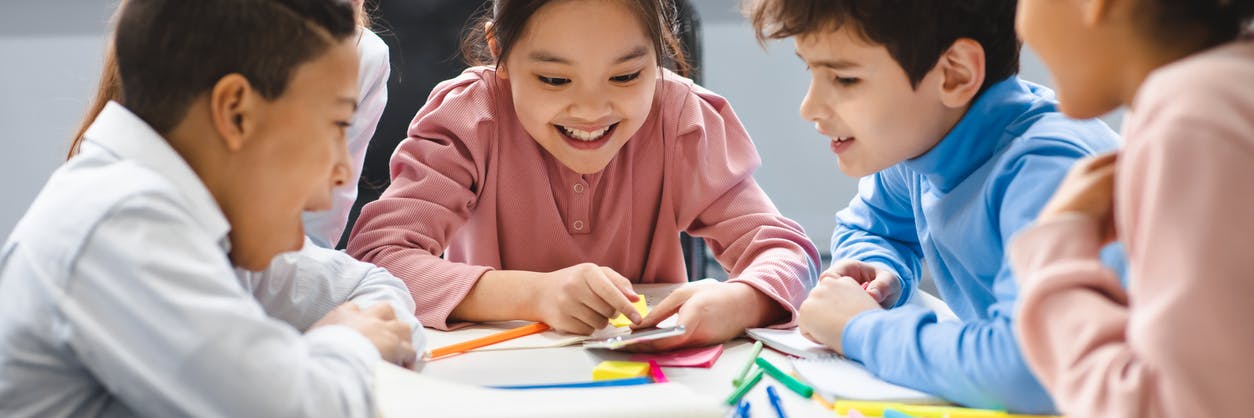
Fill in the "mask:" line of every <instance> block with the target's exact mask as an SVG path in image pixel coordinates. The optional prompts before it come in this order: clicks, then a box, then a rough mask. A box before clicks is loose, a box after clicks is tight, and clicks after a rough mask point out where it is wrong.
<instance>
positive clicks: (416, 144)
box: [348, 72, 495, 329]
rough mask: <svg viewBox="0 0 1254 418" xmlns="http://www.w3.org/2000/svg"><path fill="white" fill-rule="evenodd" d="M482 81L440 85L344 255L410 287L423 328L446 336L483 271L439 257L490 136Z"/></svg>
mask: <svg viewBox="0 0 1254 418" xmlns="http://www.w3.org/2000/svg"><path fill="white" fill-rule="evenodd" d="M486 83H487V81H485V80H483V79H481V78H480V76H479V75H478V74H476V73H472V72H467V73H464V74H463V75H462V76H460V77H458V78H455V79H452V80H449V81H446V82H444V83H441V84H440V85H439V86H437V87H436V88H435V89H434V90H433V91H432V93H431V96H430V97H429V98H428V99H427V104H426V105H425V106H423V108H422V109H421V110H420V111H419V112H418V115H417V116H415V117H414V121H413V122H412V123H411V124H410V126H409V138H407V139H405V140H404V141H402V142H401V144H400V145H399V146H398V147H397V149H396V151H395V153H394V154H393V155H392V161H391V176H392V184H391V186H389V187H388V188H387V190H386V191H385V192H384V193H383V195H382V196H381V197H380V198H379V200H377V201H374V202H371V203H369V204H367V205H365V207H363V208H362V210H361V215H360V216H359V217H358V218H357V224H356V225H355V226H354V228H353V233H352V236H351V237H350V238H349V242H348V253H349V254H351V255H352V256H354V257H357V258H358V259H361V260H362V261H367V262H371V263H374V264H376V265H378V266H380V267H383V268H386V269H388V271H390V272H391V273H392V274H393V275H395V276H397V277H399V278H401V280H403V281H404V282H405V284H406V285H407V286H408V287H409V291H410V294H411V295H413V298H414V302H415V304H416V306H417V312H416V315H417V316H418V319H419V320H420V321H422V324H423V325H425V326H429V327H435V328H439V329H448V324H447V320H448V316H449V314H450V313H451V312H452V311H453V308H455V307H457V305H458V304H460V303H461V301H462V299H464V298H465V297H466V295H467V294H468V293H470V289H471V287H473V286H474V284H475V282H476V281H478V279H479V277H480V276H481V275H483V273H484V272H486V271H488V270H490V267H486V266H474V265H468V264H462V263H454V262H449V261H447V260H444V259H442V258H441V257H440V256H441V255H442V254H443V253H444V250H445V249H446V248H447V247H448V243H449V241H450V240H451V239H452V236H453V234H454V232H456V231H457V230H458V229H459V228H461V226H462V225H464V224H465V223H466V221H467V219H468V218H469V216H470V211H471V210H472V208H473V207H474V206H475V203H476V201H477V198H476V190H475V188H474V185H475V184H479V181H478V180H479V179H480V178H481V177H482V175H483V171H482V169H481V167H482V164H481V162H482V161H483V159H484V158H485V155H486V150H485V148H486V145H485V144H487V143H489V141H490V138H492V137H493V136H494V135H495V130H494V129H493V125H492V123H491V120H490V115H491V114H492V113H491V112H492V106H493V102H492V101H491V100H489V97H490V95H488V94H487V93H486V92H484V89H486V88H487V86H486Z"/></svg>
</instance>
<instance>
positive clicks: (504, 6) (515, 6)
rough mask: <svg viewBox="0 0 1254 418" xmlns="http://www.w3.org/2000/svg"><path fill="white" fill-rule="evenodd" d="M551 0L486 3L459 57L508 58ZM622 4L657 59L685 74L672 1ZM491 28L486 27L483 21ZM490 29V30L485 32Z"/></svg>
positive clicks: (478, 60)
mask: <svg viewBox="0 0 1254 418" xmlns="http://www.w3.org/2000/svg"><path fill="white" fill-rule="evenodd" d="M551 1H552V0H493V1H491V2H488V3H487V5H486V7H484V10H483V11H482V12H481V13H480V16H479V17H478V18H476V19H471V24H470V26H469V27H468V28H467V33H466V36H465V38H463V39H462V56H463V57H464V58H465V60H466V63H467V64H468V65H497V66H500V65H501V64H503V63H504V62H505V60H506V58H508V57H509V53H510V50H511V49H513V47H514V44H515V43H517V42H518V38H519V37H520V36H522V33H523V30H525V29H526V27H527V22H528V21H530V20H531V16H532V15H535V13H536V11H537V10H540V8H541V7H543V6H544V5H545V4H548V3H549V2H551ZM619 1H621V2H623V3H624V4H626V5H627V6H628V7H629V8H630V9H631V10H632V11H634V12H635V13H636V16H637V17H638V18H640V24H641V25H643V26H644V29H645V33H646V34H647V35H648V36H649V39H651V40H652V41H653V50H654V51H656V52H657V62H658V64H659V65H662V66H664V67H666V68H670V69H671V70H673V71H675V72H677V73H679V74H680V75H683V76H685V77H687V76H688V73H689V71H690V68H689V66H688V60H687V59H686V58H685V56H684V51H683V48H682V47H681V46H680V44H679V41H678V40H677V39H676V37H675V33H676V32H677V31H678V23H677V21H676V14H677V13H676V10H675V4H674V2H673V1H672V0H619ZM488 22H491V23H492V28H491V29H487V25H486V23H488ZM489 31H490V32H489ZM488 37H492V38H494V39H496V43H497V45H498V47H499V48H500V56H498V57H495V58H494V57H493V54H492V51H491V50H490V49H489V48H488V42H487V39H488Z"/></svg>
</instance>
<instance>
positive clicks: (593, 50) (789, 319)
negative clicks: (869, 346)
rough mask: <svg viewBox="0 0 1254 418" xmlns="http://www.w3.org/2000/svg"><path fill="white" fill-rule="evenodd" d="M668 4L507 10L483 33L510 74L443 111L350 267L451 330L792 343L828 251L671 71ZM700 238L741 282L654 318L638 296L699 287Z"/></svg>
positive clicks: (433, 107)
mask: <svg viewBox="0 0 1254 418" xmlns="http://www.w3.org/2000/svg"><path fill="white" fill-rule="evenodd" d="M535 3H540V5H538V6H536V5H535ZM667 3H668V2H657V1H603V2H594V1H549V2H534V1H531V2H527V1H517V0H513V1H511V0H498V1H496V2H494V3H493V8H492V10H491V11H490V13H491V15H490V16H489V17H490V19H489V20H488V21H487V22H485V23H484V24H482V25H478V26H476V27H478V28H481V29H486V34H480V35H479V36H480V38H478V39H479V40H484V39H486V41H487V43H486V45H485V46H486V48H485V49H486V50H487V51H488V52H489V53H490V56H489V57H487V58H488V59H487V60H485V61H486V63H488V64H494V65H489V66H477V67H472V68H470V69H468V70H466V71H465V72H464V73H462V75H460V76H458V77H457V78H454V79H452V80H449V81H446V82H444V83H442V84H440V85H439V86H437V87H436V88H435V90H434V91H433V92H432V93H431V96H430V97H429V98H428V101H427V104H426V106H424V107H423V108H422V109H421V110H420V111H419V112H418V115H417V116H416V117H415V118H414V121H413V123H412V124H411V125H410V129H409V138H408V139H406V140H405V141H404V142H402V143H401V145H400V146H399V147H398V148H397V150H396V152H395V154H394V155H393V157H392V162H391V170H392V173H391V175H392V184H391V186H390V187H389V188H388V189H387V191H386V192H384V193H383V196H382V197H381V198H380V199H379V200H378V201H376V202H373V203H370V204H369V205H366V206H365V208H364V209H362V212H361V216H360V218H359V219H358V221H357V225H356V226H355V228H354V231H353V234H352V236H351V238H350V240H349V244H348V251H349V253H350V254H352V255H353V256H355V257H358V258H360V259H362V260H367V261H370V262H372V263H376V264H378V265H379V266H382V267H385V268H387V269H388V270H390V271H391V272H392V273H393V274H395V275H396V276H397V277H400V278H401V279H402V280H404V281H405V282H406V284H407V285H408V286H409V289H410V291H411V292H412V294H413V296H414V297H415V298H416V300H417V306H420V307H421V308H420V310H419V312H417V314H418V317H419V318H420V319H421V320H422V322H423V324H425V325H427V326H431V327H436V328H447V327H449V326H450V325H451V324H452V323H455V322H458V321H494V320H511V319H524V320H530V321H540V322H544V323H547V324H549V325H550V326H552V327H553V328H555V329H557V330H560V331H565V332H571V333H581V334H588V333H591V332H592V331H594V330H596V329H598V328H601V327H603V326H604V325H606V323H607V322H608V320H607V319H608V318H610V317H613V316H614V315H616V314H617V313H618V312H623V313H625V314H627V316H628V318H630V319H632V321H633V322H634V323H636V326H637V327H648V326H652V325H655V324H657V323H658V322H659V321H661V320H663V319H665V318H667V317H668V316H670V315H671V314H675V313H677V314H678V321H679V323H680V324H682V325H685V326H686V327H687V330H688V331H687V334H685V335H683V336H679V337H673V338H671V339H668V340H659V341H658V342H656V344H654V345H651V346H644V347H641V349H645V350H650V349H652V350H664V349H669V348H674V347H679V346H693V345H708V344H714V343H721V342H723V341H726V340H728V339H731V338H734V337H735V336H737V335H739V334H740V333H741V332H743V331H744V329H745V328H746V327H762V326H771V325H778V326H786V325H789V324H793V323H794V318H795V316H796V306H797V305H798V304H800V303H801V301H802V300H804V299H805V295H806V291H807V290H808V289H809V288H810V287H811V286H812V285H813V283H814V281H815V277H816V276H817V273H818V265H819V258H818V252H817V250H816V249H815V247H814V244H812V243H811V242H810V240H809V239H808V238H807V237H806V235H805V233H804V232H803V231H802V229H801V227H800V226H798V225H797V224H796V223H795V222H792V221H790V220H788V219H787V218H784V217H783V216H782V215H780V213H779V212H778V211H777V210H776V209H775V207H774V205H773V204H772V203H771V201H770V199H769V198H768V197H767V196H766V194H765V193H764V192H763V191H762V189H761V188H760V187H758V184H757V183H756V182H755V181H754V180H753V172H754V170H755V169H756V168H757V167H758V165H759V164H760V160H759V158H758V155H757V152H756V151H755V150H754V146H753V143H752V141H751V140H750V138H749V135H748V133H747V132H745V129H744V127H743V126H741V124H740V122H739V120H738V119H737V118H736V115H735V113H734V112H732V109H731V106H729V105H728V103H727V101H726V100H724V99H723V98H722V97H719V96H718V95H716V94H714V93H711V92H709V91H708V90H705V89H703V88H701V87H699V86H696V85H693V84H692V82H691V81H689V80H687V79H685V78H683V77H680V76H678V75H676V74H674V73H671V72H670V71H668V70H664V69H663V68H662V67H661V64H662V63H663V62H664V60H666V59H672V60H674V61H677V62H682V57H680V56H678V54H675V52H676V50H675V49H673V41H674V40H673V38H672V37H671V35H670V32H669V25H666V24H664V22H667V21H668V20H667V19H666V18H665V13H664V12H665V9H664V7H665V4H667ZM472 36H474V35H472ZM683 231H687V232H688V233H690V234H693V235H694V236H697V237H701V238H704V239H705V240H706V242H708V243H709V244H710V247H711V248H712V249H713V251H714V254H715V256H716V257H717V258H718V261H719V262H720V263H721V264H722V265H723V266H724V267H725V268H726V269H727V270H728V272H729V276H730V279H729V280H728V281H726V282H700V283H694V285H691V286H686V287H684V288H682V289H680V290H679V291H676V292H675V293H674V294H672V295H671V296H670V297H668V298H666V299H665V300H662V301H659V302H658V304H657V306H656V307H655V308H654V309H653V311H652V312H651V313H650V314H649V315H648V316H647V317H644V318H641V317H640V316H639V314H637V313H635V310H634V309H633V308H632V307H631V303H630V301H631V300H635V298H636V296H635V292H634V291H633V290H632V288H631V286H632V284H633V283H675V282H680V283H682V282H685V281H687V277H686V273H685V271H684V261H683V253H682V250H681V247H680V241H679V233H680V232H683ZM441 256H443V257H441Z"/></svg>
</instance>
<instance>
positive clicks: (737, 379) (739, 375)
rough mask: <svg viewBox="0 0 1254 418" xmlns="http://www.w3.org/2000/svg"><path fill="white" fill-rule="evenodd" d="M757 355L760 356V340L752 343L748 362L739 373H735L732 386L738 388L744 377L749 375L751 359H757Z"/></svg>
mask: <svg viewBox="0 0 1254 418" xmlns="http://www.w3.org/2000/svg"><path fill="white" fill-rule="evenodd" d="M759 354H762V340H758V341H755V342H754V343H753V351H751V352H750V353H749V362H748V363H745V367H742V368H741V369H740V373H736V377H734V378H732V386H740V383H741V381H743V380H745V376H746V375H748V374H749V368H750V367H753V359H755V358H758V355H759Z"/></svg>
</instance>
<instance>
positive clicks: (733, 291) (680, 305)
mask: <svg viewBox="0 0 1254 418" xmlns="http://www.w3.org/2000/svg"><path fill="white" fill-rule="evenodd" d="M676 313H678V315H679V318H678V324H679V325H683V326H684V328H685V329H686V330H687V331H686V332H685V333H684V335H678V336H674V337H670V338H663V339H660V340H655V341H649V342H643V343H639V344H633V345H630V346H628V348H627V349H628V350H630V351H640V352H646V351H667V350H673V349H676V348H681V347H701V346H707V345H713V344H719V343H722V342H725V341H727V340H730V339H732V338H736V336H738V335H740V334H741V333H742V332H744V331H745V328H753V327H760V326H765V325H766V324H767V323H769V322H771V321H772V320H773V319H775V318H780V317H782V316H784V315H786V314H787V312H786V311H785V310H784V308H783V307H781V306H780V305H779V303H778V302H776V301H775V300H774V299H771V298H770V297H769V296H766V295H765V294H763V293H762V292H759V291H758V290H757V289H754V288H753V287H751V286H749V285H747V284H744V283H737V282H731V283H727V282H716V281H713V280H702V281H699V282H694V283H689V284H688V285H686V286H683V287H680V288H679V289H676V290H675V291H674V292H672V293H671V294H670V295H669V296H667V297H666V299H662V301H661V302H659V303H658V304H657V306H654V307H653V309H651V310H650V311H649V315H648V316H646V317H645V318H644V321H641V322H640V323H639V324H637V325H634V326H632V328H635V329H639V328H649V327H654V326H657V324H658V323H659V322H662V321H663V320H665V319H666V318H669V317H670V316H671V315H674V314H676Z"/></svg>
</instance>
